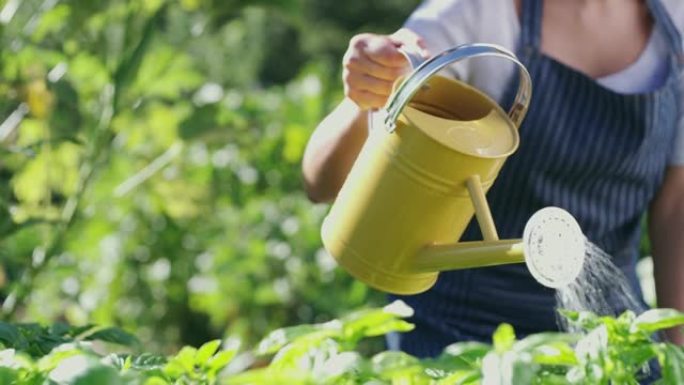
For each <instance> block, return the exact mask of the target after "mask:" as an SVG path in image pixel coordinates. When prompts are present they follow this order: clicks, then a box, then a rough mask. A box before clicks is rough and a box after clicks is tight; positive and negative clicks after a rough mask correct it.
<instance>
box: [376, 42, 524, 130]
mask: <svg viewBox="0 0 684 385" xmlns="http://www.w3.org/2000/svg"><path fill="white" fill-rule="evenodd" d="M400 51H401V52H402V54H403V55H404V56H405V57H406V59H407V60H408V61H409V63H410V64H411V66H412V67H413V68H414V71H413V72H412V73H411V74H410V75H409V76H408V77H407V78H406V79H404V81H403V82H402V83H401V84H400V85H399V87H397V90H396V92H395V93H394V94H392V95H391V96H390V99H389V100H388V101H387V104H386V105H385V108H384V110H385V127H386V128H387V130H388V131H389V132H393V131H394V129H395V128H396V121H397V118H398V117H399V114H400V113H401V111H402V110H403V109H404V106H406V104H408V102H409V101H411V98H413V95H414V94H415V93H416V92H418V90H419V89H420V87H421V86H422V85H423V84H425V82H427V81H428V79H430V78H431V77H432V75H434V74H435V73H437V72H439V70H441V69H442V68H444V67H446V66H447V65H449V64H452V63H456V62H459V61H462V60H465V59H470V58H474V57H482V56H490V57H500V58H503V59H507V60H509V61H511V62H513V63H514V64H516V65H517V66H518V69H519V71H518V72H519V76H520V82H519V84H518V93H517V94H516V96H515V101H514V102H513V106H511V108H510V109H509V111H508V116H509V118H510V119H511V121H512V122H513V123H514V124H515V125H516V127H519V126H520V123H522V120H523V119H524V118H525V114H526V113H527V108H528V107H529V104H530V97H531V96H532V80H531V79H530V74H529V73H528V72H527V68H525V66H524V65H523V64H522V63H521V62H520V61H519V60H518V58H516V57H515V55H514V54H513V53H512V52H510V51H508V50H507V49H505V48H503V47H500V46H497V45H494V44H467V45H461V46H458V47H454V48H450V49H448V50H446V51H443V52H442V53H440V54H438V55H435V56H433V57H432V58H430V59H428V60H425V61H423V60H422V58H421V57H420V55H417V54H416V53H414V52H410V51H408V50H404V49H403V47H402V49H400Z"/></svg>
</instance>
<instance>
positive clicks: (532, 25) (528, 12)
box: [520, 0, 544, 50]
mask: <svg viewBox="0 0 684 385" xmlns="http://www.w3.org/2000/svg"><path fill="white" fill-rule="evenodd" d="M543 11H544V1H543V0H523V1H522V13H521V15H520V21H521V31H520V36H521V43H522V47H524V48H525V49H527V50H530V49H532V50H539V49H540V48H541V32H542V13H543Z"/></svg>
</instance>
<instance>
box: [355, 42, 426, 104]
mask: <svg viewBox="0 0 684 385" xmlns="http://www.w3.org/2000/svg"><path fill="white" fill-rule="evenodd" d="M401 47H404V48H406V49H408V50H410V51H412V52H418V53H420V54H421V55H422V56H423V57H426V58H427V57H428V56H429V54H428V52H427V49H426V48H425V44H424V42H423V40H422V38H421V37H420V36H418V35H416V34H415V33H414V32H412V31H410V30H408V29H400V30H399V31H397V32H395V33H394V34H392V35H376V34H370V33H363V34H360V35H356V36H354V37H353V38H352V39H351V41H350V42H349V48H348V49H347V52H346V53H345V55H344V58H343V60H342V63H343V67H344V70H343V76H342V80H343V83H344V94H345V96H346V97H347V98H349V99H351V100H352V101H353V102H354V103H356V105H358V106H359V108H361V109H362V110H369V109H376V108H380V107H382V106H384V105H385V102H387V98H388V97H389V96H390V94H391V93H392V86H393V84H394V81H395V80H397V78H399V76H401V75H403V74H404V73H405V72H406V71H407V70H409V69H410V67H409V63H408V61H407V60H406V58H405V57H404V55H402V54H401V52H399V48H401Z"/></svg>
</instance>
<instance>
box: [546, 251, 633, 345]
mask: <svg viewBox="0 0 684 385" xmlns="http://www.w3.org/2000/svg"><path fill="white" fill-rule="evenodd" d="M556 302H557V307H558V308H561V309H567V310H573V311H591V312H593V313H595V314H598V315H602V316H604V315H607V316H617V315H620V314H621V313H623V312H624V311H626V310H632V311H634V312H635V313H640V312H642V311H644V310H645V309H644V305H643V304H642V303H641V301H640V300H638V299H637V296H636V295H635V294H634V291H633V289H632V287H631V286H630V284H629V281H628V280H627V278H626V277H625V275H624V273H623V272H622V270H620V269H619V268H618V267H617V266H615V265H614V264H613V262H612V260H611V257H610V255H608V254H607V253H606V252H604V251H603V250H601V248H600V247H598V246H596V245H594V244H593V243H591V242H590V241H588V240H587V241H586V256H585V259H584V266H583V267H582V271H581V272H580V275H579V276H578V277H577V279H576V280H575V281H573V282H572V283H570V284H569V285H567V286H564V287H561V288H559V289H558V290H557V291H556ZM558 322H559V324H560V326H561V328H562V329H563V330H568V331H574V330H573V327H572V326H571V325H569V324H568V322H567V320H565V319H564V318H563V317H562V316H559V319H558Z"/></svg>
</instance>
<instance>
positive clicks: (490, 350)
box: [0, 302, 684, 385]
mask: <svg viewBox="0 0 684 385" xmlns="http://www.w3.org/2000/svg"><path fill="white" fill-rule="evenodd" d="M411 313H412V311H411V309H410V308H408V307H407V306H406V305H405V304H403V303H401V302H395V303H393V304H391V305H388V306H386V307H384V308H377V309H367V310H361V311H356V312H352V313H350V314H349V315H347V316H344V317H342V318H340V319H335V320H332V321H328V322H324V323H319V324H310V325H297V326H292V327H287V328H283V329H278V330H275V331H273V332H271V333H269V334H268V335H267V336H266V337H265V338H264V339H263V340H262V341H261V343H259V344H258V345H257V346H256V347H255V348H254V349H252V350H246V351H243V352H242V353H239V352H238V349H237V345H236V344H225V343H224V344H221V341H219V340H215V341H210V342H208V343H206V344H203V345H202V346H201V347H199V348H193V347H188V346H186V347H184V348H182V349H181V350H180V351H179V352H178V353H176V354H175V355H173V356H170V357H163V356H159V355H154V354H151V353H142V354H130V353H126V354H103V353H101V350H102V349H101V348H99V349H96V344H97V343H99V342H101V340H100V338H101V337H105V338H104V340H105V341H108V342H119V343H123V344H128V343H130V342H131V339H130V338H128V337H126V338H118V339H115V340H116V341H112V338H106V337H107V336H109V335H112V333H111V331H112V330H115V329H98V328H92V327H84V328H73V327H66V326H65V325H56V326H54V327H51V328H40V327H37V326H35V325H33V326H31V327H30V328H29V329H31V330H34V331H35V330H38V331H39V332H38V333H33V334H28V337H25V336H23V335H24V334H26V330H28V329H26V328H24V327H23V326H12V325H8V324H4V325H2V327H1V328H0V332H2V336H3V337H2V338H3V340H2V341H3V345H5V346H6V347H10V346H14V348H10V349H6V350H2V351H0V380H3V381H4V382H2V383H3V384H5V383H6V384H43V383H50V382H49V381H53V382H56V383H58V384H146V385H156V384H159V385H163V384H217V383H218V384H228V385H248V384H252V385H266V384H268V385H271V384H302V385H315V384H325V385H354V384H364V385H371V384H374V385H380V384H388V385H390V384H391V385H453V384H461V385H476V384H486V385H489V384H497V385H507V384H515V385H521V384H539V385H560V384H584V385H598V384H638V383H639V380H642V379H643V378H644V376H645V375H646V373H645V371H644V369H645V367H646V365H647V364H648V363H649V361H654V360H655V361H657V362H659V364H660V367H661V371H662V376H655V377H660V379H659V380H658V381H659V382H658V384H662V385H674V384H679V383H681V381H682V379H684V377H682V374H684V349H683V348H682V347H678V346H674V345H672V344H669V343H665V342H654V341H653V340H652V339H651V334H653V333H654V332H657V331H659V330H662V329H665V328H670V327H673V326H680V325H683V324H684V313H679V312H676V311H673V310H670V309H655V310H651V311H648V312H646V313H643V314H642V315H640V316H634V314H632V313H629V312H627V313H624V314H623V315H621V316H620V317H618V318H612V317H599V316H596V315H594V314H591V313H576V312H563V313H564V315H565V316H566V317H568V318H569V319H570V320H571V321H572V322H574V323H575V324H576V325H577V326H578V327H580V328H581V330H582V331H580V332H578V333H575V334H572V333H540V334H534V335H530V336H527V337H525V338H523V339H521V340H518V339H516V336H515V332H514V330H513V328H512V327H511V326H510V325H507V324H502V325H501V326H500V327H499V328H498V329H497V330H496V332H495V333H494V335H493V336H492V343H491V344H486V343H479V342H458V343H455V344H452V345H450V346H448V347H446V348H445V349H444V351H443V353H442V354H441V355H440V356H438V357H436V358H429V359H419V358H417V357H413V356H411V355H409V354H406V353H403V352H397V351H383V352H379V353H375V354H363V353H362V352H360V351H358V350H357V349H358V347H359V343H360V342H361V341H362V340H364V339H367V338H372V337H377V336H380V335H382V334H385V333H388V332H405V331H409V330H411V329H412V328H413V326H412V325H411V324H409V323H407V322H406V321H404V320H402V319H401V318H403V317H407V316H410V315H411ZM22 328H23V329H22ZM36 328H37V329H36ZM20 330H24V332H21V331H20ZM93 330H98V331H101V330H108V331H110V333H101V334H97V332H95V333H93V332H92V331H93ZM117 333H122V332H120V331H119V332H117ZM73 335H78V336H84V335H85V336H88V338H82V337H72V336H73ZM115 335H116V333H115ZM121 335H126V334H121ZM8 336H10V337H9V338H12V341H13V342H7V340H6V339H7V338H8ZM48 336H49V337H51V338H48V340H51V341H53V340H55V339H61V340H60V341H61V342H59V343H57V344H54V345H50V349H42V350H38V351H32V350H31V348H30V346H34V345H35V344H36V343H39V344H40V343H44V342H43V341H45V340H46V337H48ZM20 341H26V343H24V344H22V343H20ZM221 345H223V348H221ZM27 347H28V348H27Z"/></svg>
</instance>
